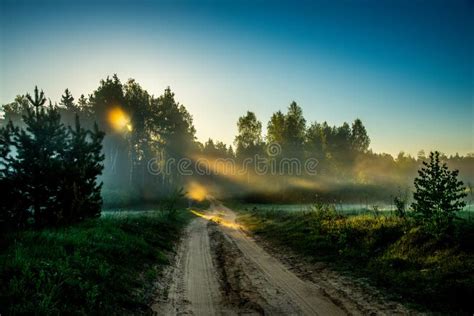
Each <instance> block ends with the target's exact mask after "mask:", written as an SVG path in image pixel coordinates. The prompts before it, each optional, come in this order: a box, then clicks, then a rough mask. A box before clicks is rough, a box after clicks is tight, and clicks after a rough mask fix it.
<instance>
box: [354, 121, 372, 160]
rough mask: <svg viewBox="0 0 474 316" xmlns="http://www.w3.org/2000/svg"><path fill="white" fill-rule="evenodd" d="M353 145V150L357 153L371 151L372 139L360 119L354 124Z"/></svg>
mask: <svg viewBox="0 0 474 316" xmlns="http://www.w3.org/2000/svg"><path fill="white" fill-rule="evenodd" d="M351 144H352V150H354V151H355V152H356V153H365V152H367V150H369V145H370V138H369V135H367V130H366V129H365V126H364V124H362V121H361V120H360V119H356V120H355V121H354V123H352V130H351Z"/></svg>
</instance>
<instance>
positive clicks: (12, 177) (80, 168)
mask: <svg viewBox="0 0 474 316" xmlns="http://www.w3.org/2000/svg"><path fill="white" fill-rule="evenodd" d="M27 98H28V101H29V103H30V105H29V106H28V107H27V109H26V112H27V113H26V115H25V116H23V121H24V123H25V126H26V128H24V129H19V128H15V127H13V124H12V123H9V125H7V127H6V128H3V129H2V144H1V154H2V161H3V162H4V166H5V169H4V170H5V171H4V172H2V183H3V182H4V178H5V179H7V180H6V181H7V183H10V184H11V185H12V188H11V190H12V191H13V193H14V194H17V195H19V196H20V200H21V201H22V205H18V206H17V207H15V208H13V209H14V210H15V212H17V215H18V216H19V217H21V218H22V220H23V214H28V215H31V216H32V218H33V219H34V224H35V225H36V226H37V227H44V226H54V225H62V224H68V223H71V222H74V221H78V220H82V219H84V218H87V217H91V216H97V215H98V214H99V213H100V205H101V200H100V185H97V184H96V183H95V181H96V178H97V176H98V175H99V174H100V173H101V171H102V166H101V162H102V160H103V156H101V154H100V152H101V149H102V145H101V141H102V138H103V134H102V133H101V132H99V131H98V130H97V129H96V130H95V131H93V132H87V131H85V130H83V129H81V128H80V125H79V119H77V121H76V130H75V131H72V130H71V129H69V130H68V129H66V128H65V126H64V125H63V124H62V123H61V116H60V114H59V110H58V108H57V107H53V106H52V105H51V104H50V105H49V106H45V103H46V98H45V97H44V93H43V91H41V92H39V91H38V88H35V93H34V96H33V97H31V96H30V95H27ZM86 135H87V136H86ZM6 145H8V149H6V147H5V146H6ZM12 155H14V159H11V156H12ZM2 185H3V184H2ZM78 201H80V204H78ZM74 203H76V205H74ZM20 222H21V221H20Z"/></svg>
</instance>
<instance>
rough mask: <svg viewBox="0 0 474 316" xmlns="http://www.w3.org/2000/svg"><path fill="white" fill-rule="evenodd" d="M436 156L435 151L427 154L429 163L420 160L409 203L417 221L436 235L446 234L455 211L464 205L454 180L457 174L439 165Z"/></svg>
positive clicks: (458, 186)
mask: <svg viewBox="0 0 474 316" xmlns="http://www.w3.org/2000/svg"><path fill="white" fill-rule="evenodd" d="M439 155H440V154H439V152H437V151H435V152H431V153H430V161H429V162H425V161H424V162H423V165H424V167H423V168H421V170H419V171H418V175H419V176H418V177H417V178H416V179H415V182H414V184H415V190H416V191H415V193H414V199H415V202H414V203H413V204H412V208H413V211H414V216H415V218H416V219H417V221H418V222H419V223H421V224H422V225H424V226H425V227H426V228H428V230H429V231H430V232H431V233H434V234H436V235H440V234H443V233H445V232H447V231H448V230H449V229H450V228H451V226H452V222H453V219H454V218H455V214H456V212H457V211H459V210H461V209H462V208H463V207H464V206H466V203H465V202H464V201H463V198H464V197H465V196H466V193H465V192H464V191H465V188H464V187H463V182H462V181H458V180H457V176H458V173H459V171H458V170H454V171H451V170H449V169H448V167H447V166H446V164H445V163H443V164H441V163H440V159H439Z"/></svg>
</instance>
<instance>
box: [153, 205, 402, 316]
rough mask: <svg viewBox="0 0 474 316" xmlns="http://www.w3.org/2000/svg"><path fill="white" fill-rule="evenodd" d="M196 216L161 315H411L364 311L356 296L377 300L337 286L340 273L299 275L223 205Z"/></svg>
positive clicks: (167, 278) (168, 279)
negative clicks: (334, 274) (251, 234)
mask: <svg viewBox="0 0 474 316" xmlns="http://www.w3.org/2000/svg"><path fill="white" fill-rule="evenodd" d="M196 215H199V216H200V217H199V218H196V219H194V220H193V221H192V222H191V224H190V225H189V226H188V228H187V230H186V234H185V236H184V237H183V240H182V241H181V242H180V246H179V249H178V251H177V254H176V258H175V264H174V266H172V267H171V268H170V269H168V270H167V271H166V272H165V275H164V276H163V280H162V283H164V284H166V285H167V286H165V287H164V288H163V291H162V292H163V293H161V295H160V297H159V298H158V299H157V301H156V303H155V304H154V305H153V307H152V308H153V310H154V311H155V312H156V313H157V314H158V315H343V314H355V315H357V314H408V312H407V311H406V310H404V309H403V308H401V307H400V306H399V305H396V304H392V305H390V307H389V308H388V309H387V308H385V307H386V306H385V305H383V306H382V305H380V306H378V305H376V304H375V303H374V302H372V304H373V305H375V306H376V308H375V310H374V308H365V307H367V305H368V304H371V303H370V302H354V301H353V299H352V298H351V297H352V296H353V297H355V298H356V299H359V300H371V299H372V298H371V297H370V296H369V297H367V296H364V295H357V294H358V293H356V292H357V290H355V291H354V289H353V288H352V287H351V286H350V285H349V284H348V283H347V282H345V283H343V286H342V287H343V288H344V289H342V290H341V289H340V288H338V287H337V286H334V284H342V283H341V282H340V280H339V276H337V275H336V276H331V275H330V274H327V273H326V277H325V278H317V280H315V278H308V277H305V276H304V275H301V273H297V271H294V269H292V266H291V262H290V263H289V262H283V261H281V260H279V259H277V258H276V257H275V256H274V255H272V254H270V253H269V252H268V251H267V250H265V249H264V248H263V247H261V246H260V245H259V244H257V242H256V241H255V240H254V239H253V238H251V237H250V236H248V235H247V234H246V233H245V232H244V231H243V230H242V229H241V227H240V226H239V225H238V224H237V223H236V222H235V217H236V215H235V213H234V212H233V211H232V210H230V209H228V208H227V207H225V206H223V205H222V204H219V203H214V204H212V206H211V208H210V209H209V210H208V211H207V212H205V213H199V212H196ZM299 271H301V270H299ZM328 279H329V280H328ZM315 281H316V282H315ZM319 281H320V282H319ZM347 287H349V288H350V290H349V291H346V289H345V288H347ZM347 293H349V294H348V295H347ZM379 307H380V308H379Z"/></svg>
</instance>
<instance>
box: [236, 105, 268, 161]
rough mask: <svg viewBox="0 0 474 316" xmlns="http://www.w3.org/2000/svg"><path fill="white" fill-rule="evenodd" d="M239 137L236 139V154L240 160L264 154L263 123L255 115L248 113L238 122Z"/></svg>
mask: <svg viewBox="0 0 474 316" xmlns="http://www.w3.org/2000/svg"><path fill="white" fill-rule="evenodd" d="M237 128H238V135H237V136H236V137H235V141H234V142H235V147H236V154H237V157H239V158H245V157H253V156H254V155H256V154H262V153H263V141H262V123H261V122H260V121H259V120H257V117H256V116H255V113H253V112H250V111H247V114H246V115H245V116H241V117H240V118H239V120H238V122H237Z"/></svg>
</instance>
